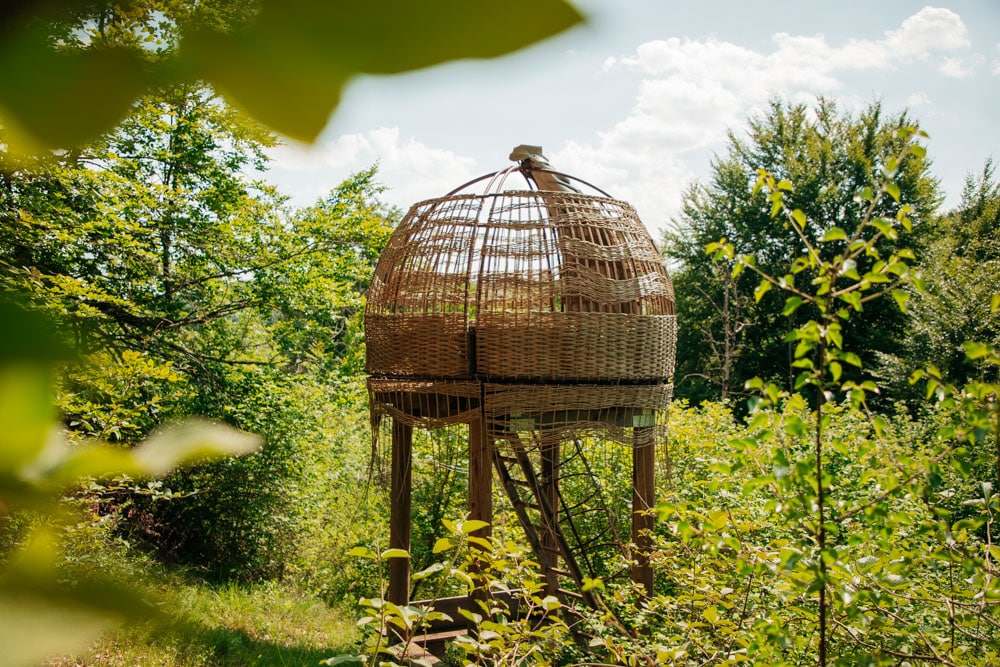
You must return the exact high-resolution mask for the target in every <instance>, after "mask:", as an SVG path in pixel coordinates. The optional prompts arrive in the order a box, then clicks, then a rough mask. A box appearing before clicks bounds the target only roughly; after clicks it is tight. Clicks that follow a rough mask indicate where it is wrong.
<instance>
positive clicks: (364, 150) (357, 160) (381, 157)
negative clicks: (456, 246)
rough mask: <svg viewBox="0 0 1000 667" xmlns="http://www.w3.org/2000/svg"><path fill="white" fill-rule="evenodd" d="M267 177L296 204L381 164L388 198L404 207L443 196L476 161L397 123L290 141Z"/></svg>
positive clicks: (380, 173) (468, 175) (278, 152)
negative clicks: (409, 133)
mask: <svg viewBox="0 0 1000 667" xmlns="http://www.w3.org/2000/svg"><path fill="white" fill-rule="evenodd" d="M272 156H273V157H274V161H273V162H272V166H271V170H270V171H269V172H268V180H269V181H270V182H272V183H275V184H276V185H278V187H279V189H280V190H281V191H282V192H288V193H291V194H292V196H293V203H294V204H296V205H300V206H301V205H307V204H311V203H312V202H313V201H315V200H316V198H318V197H321V196H323V195H325V194H326V193H327V192H329V191H330V189H332V188H334V187H336V186H337V184H339V183H340V181H341V180H343V179H344V178H346V177H347V176H348V175H350V174H351V173H354V172H357V171H360V170H362V169H366V168H368V167H370V166H371V165H372V164H374V163H375V162H378V163H379V170H378V180H379V181H381V182H382V183H384V184H385V185H386V186H388V191H387V192H386V193H385V195H384V197H383V199H384V200H385V201H387V202H389V203H391V204H395V205H396V206H399V207H401V208H403V209H406V208H408V207H409V206H410V205H411V204H413V203H414V202H416V201H420V200H423V199H429V198H432V197H439V196H441V195H442V194H444V193H445V192H448V191H449V190H451V189H452V188H454V187H455V186H456V185H459V184H461V183H463V182H465V181H467V180H469V179H470V178H472V177H473V176H475V175H477V174H475V173H473V172H474V166H475V160H473V159H472V158H470V157H465V156H462V155H458V154H457V153H454V152H452V151H449V150H445V149H441V148H433V147H430V146H427V145H425V144H423V143H421V142H419V141H416V140H415V139H413V138H412V137H410V138H406V139H403V138H401V137H400V132H399V128H398V127H380V128H378V129H374V130H369V131H368V132H366V133H364V134H344V135H341V136H339V137H337V138H335V139H332V140H329V141H324V142H322V143H320V144H318V145H316V146H312V147H310V146H302V145H299V144H287V145H283V146H279V147H278V148H276V149H275V150H274V151H272Z"/></svg>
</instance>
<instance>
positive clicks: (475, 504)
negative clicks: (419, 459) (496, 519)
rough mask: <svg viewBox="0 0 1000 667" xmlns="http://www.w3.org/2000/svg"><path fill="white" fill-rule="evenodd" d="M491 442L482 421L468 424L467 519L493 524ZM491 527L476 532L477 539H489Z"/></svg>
mask: <svg viewBox="0 0 1000 667" xmlns="http://www.w3.org/2000/svg"><path fill="white" fill-rule="evenodd" d="M492 450H493V442H492V440H491V439H490V438H489V437H488V436H487V435H486V429H485V428H484V424H483V420H482V419H481V418H478V417H477V418H476V419H474V420H473V421H472V422H470V423H469V518H470V519H478V520H479V521H485V522H486V523H489V524H491V526H492V523H493V467H492V461H493V451H492ZM492 532H493V531H492V529H491V527H487V528H483V529H482V530H480V531H476V532H475V533H474V535H476V536H477V537H489V536H490V535H491V534H492Z"/></svg>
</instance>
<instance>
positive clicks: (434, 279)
mask: <svg viewBox="0 0 1000 667" xmlns="http://www.w3.org/2000/svg"><path fill="white" fill-rule="evenodd" d="M365 332H366V337H367V344H368V366H367V370H368V372H369V373H370V374H371V375H373V376H375V377H381V378H423V379H470V380H472V379H475V380H480V381H496V382H529V383H531V382H571V383H580V382H590V383H597V384H609V383H615V384H619V383H629V384H631V383H636V384H663V383H669V381H670V380H671V379H672V375H673V370H674V350H675V347H676V320H675V316H674V297H673V289H672V286H671V284H670V279H669V277H668V276H667V274H666V271H665V270H664V268H663V264H662V259H661V258H660V256H659V254H658V252H657V251H656V248H655V246H654V244H653V242H652V239H651V238H650V237H649V234H648V232H646V230H645V228H644V227H643V225H642V223H641V222H640V221H639V218H638V216H637V215H636V213H635V210H634V209H633V208H632V207H631V206H630V205H629V204H627V203H625V202H621V201H617V200H614V199H609V198H606V197H597V196H590V195H582V194H576V193H567V192H547V191H534V190H528V191H507V192H501V193H491V194H484V195H457V196H450V197H444V198H440V199H434V200H429V201H425V202H422V203H419V204H417V205H415V206H413V207H412V208H411V209H410V211H409V213H408V214H407V216H406V217H405V218H404V219H403V221H402V222H401V223H400V226H399V228H398V229H397V231H396V232H395V234H394V235H393V237H392V239H391V240H390V242H389V245H388V247H387V248H386V249H385V251H384V252H383V254H382V258H381V260H380V262H379V265H378V268H377V269H376V273H375V276H374V279H373V281H372V287H371V290H370V292H369V296H368V311H367V315H366V324H365Z"/></svg>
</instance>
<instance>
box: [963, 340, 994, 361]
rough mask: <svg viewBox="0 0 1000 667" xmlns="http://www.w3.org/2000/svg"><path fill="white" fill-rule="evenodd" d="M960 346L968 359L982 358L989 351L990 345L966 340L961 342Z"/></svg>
mask: <svg viewBox="0 0 1000 667" xmlns="http://www.w3.org/2000/svg"><path fill="white" fill-rule="evenodd" d="M962 348H963V349H964V350H965V355H966V356H967V357H969V359H982V358H983V357H985V356H986V355H988V354H989V353H990V346H989V345H986V344H985V343H976V342H974V341H966V342H965V343H963V344H962Z"/></svg>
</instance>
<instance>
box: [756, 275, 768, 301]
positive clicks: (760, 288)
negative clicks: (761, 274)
mask: <svg viewBox="0 0 1000 667" xmlns="http://www.w3.org/2000/svg"><path fill="white" fill-rule="evenodd" d="M770 291H771V283H769V282H768V281H766V280H762V281H760V284H759V285H757V287H756V288H755V289H754V291H753V298H754V300H755V301H756V302H757V303H760V300H761V299H763V298H764V295H765V294H767V293H768V292H770Z"/></svg>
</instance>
